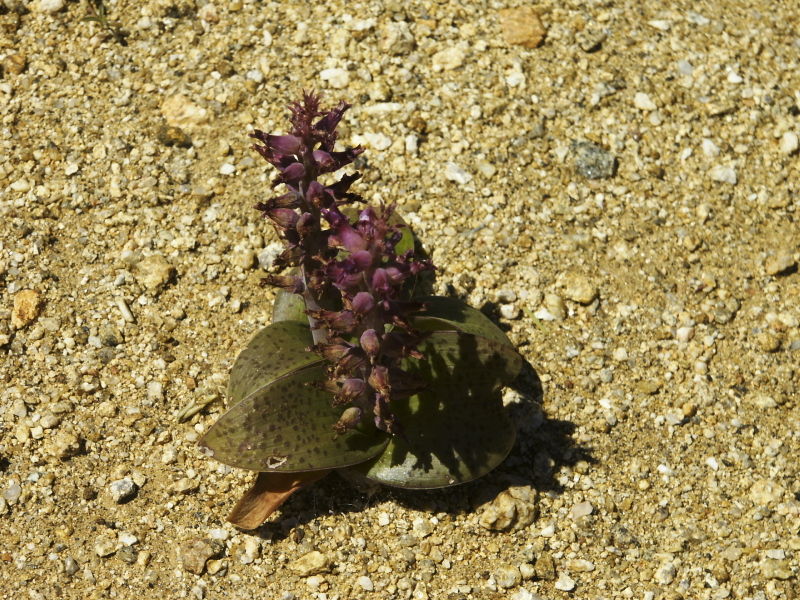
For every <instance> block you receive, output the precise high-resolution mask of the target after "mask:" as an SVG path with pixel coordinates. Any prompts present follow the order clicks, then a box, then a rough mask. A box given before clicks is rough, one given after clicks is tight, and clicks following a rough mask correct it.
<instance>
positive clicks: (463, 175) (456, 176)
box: [444, 162, 472, 185]
mask: <svg viewBox="0 0 800 600" xmlns="http://www.w3.org/2000/svg"><path fill="white" fill-rule="evenodd" d="M444 176H445V178H447V180H448V181H452V182H454V183H457V184H459V185H466V184H468V183H469V182H470V181H472V175H470V174H469V173H467V172H466V171H465V170H464V169H462V168H461V167H459V166H458V165H457V164H456V163H454V162H447V163H445V165H444Z"/></svg>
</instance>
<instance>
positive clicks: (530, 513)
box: [478, 486, 538, 531]
mask: <svg viewBox="0 0 800 600" xmlns="http://www.w3.org/2000/svg"><path fill="white" fill-rule="evenodd" d="M537 500H538V499H537V496H536V491H535V490H534V489H533V488H531V487H530V486H514V487H510V488H508V489H507V490H504V491H502V492H500V493H499V494H498V495H497V496H496V497H495V498H494V500H492V501H490V502H488V503H487V504H484V505H483V512H482V513H481V516H480V518H479V520H478V523H479V524H480V525H481V527H483V528H485V529H488V530H489V531H519V530H521V529H524V528H526V527H527V526H528V525H530V524H531V523H533V520H534V518H535V517H536V509H537Z"/></svg>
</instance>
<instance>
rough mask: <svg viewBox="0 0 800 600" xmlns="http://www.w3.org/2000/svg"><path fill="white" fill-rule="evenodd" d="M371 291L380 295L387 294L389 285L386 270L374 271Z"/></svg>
mask: <svg viewBox="0 0 800 600" xmlns="http://www.w3.org/2000/svg"><path fill="white" fill-rule="evenodd" d="M372 289H373V290H375V291H376V292H380V293H381V295H383V294H386V293H387V292H389V290H390V289H391V284H390V283H389V276H388V275H387V273H386V269H375V272H374V273H373V274H372Z"/></svg>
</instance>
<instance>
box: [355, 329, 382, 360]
mask: <svg viewBox="0 0 800 600" xmlns="http://www.w3.org/2000/svg"><path fill="white" fill-rule="evenodd" d="M359 344H361V348H362V349H363V350H364V352H366V353H367V356H369V357H370V358H375V357H376V356H378V353H379V352H380V351H381V339H380V338H379V337H378V334H377V332H376V331H375V330H374V329H367V330H365V331H364V333H362V334H361V339H360V340H359Z"/></svg>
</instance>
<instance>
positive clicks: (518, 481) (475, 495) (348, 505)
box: [252, 362, 595, 541]
mask: <svg viewBox="0 0 800 600" xmlns="http://www.w3.org/2000/svg"><path fill="white" fill-rule="evenodd" d="M508 389H509V391H508V392H507V394H508V396H511V397H513V399H514V401H513V402H512V403H510V404H509V405H508V406H507V407H506V409H505V410H507V411H508V413H509V416H510V418H511V421H512V422H513V423H514V424H515V426H516V429H517V431H516V441H515V443H514V445H513V447H512V448H511V451H510V453H509V454H508V456H507V458H506V459H505V460H504V461H503V462H502V463H501V464H500V465H499V466H498V467H497V468H495V469H494V470H493V471H491V472H490V473H488V474H486V475H484V476H483V477H480V478H478V479H475V480H473V481H469V482H467V483H463V484H461V485H457V486H451V487H445V488H437V489H420V490H412V489H403V488H397V487H389V486H383V485H379V484H375V483H372V482H370V481H367V480H364V479H361V478H354V477H353V476H352V475H348V474H347V473H346V472H342V473H339V472H337V473H336V474H334V475H332V476H328V477H326V478H324V479H323V480H321V481H319V482H318V483H316V484H315V485H314V486H312V487H310V488H308V489H304V490H302V491H300V492H299V493H297V494H295V495H294V496H292V497H291V498H290V499H289V501H287V503H286V504H285V505H284V506H283V507H282V508H281V509H280V511H279V512H278V513H277V515H276V518H273V519H272V520H271V521H269V522H267V523H265V524H264V525H262V526H261V527H260V528H259V529H257V530H255V531H253V532H252V533H253V534H254V535H257V536H259V537H262V538H264V539H271V540H274V541H276V540H281V539H285V538H287V537H289V536H296V535H298V533H297V531H298V528H299V529H300V530H302V527H303V526H304V525H306V524H308V523H310V522H312V521H314V520H315V519H317V518H319V517H321V516H323V515H326V514H337V515H345V514H349V513H359V512H361V511H363V510H365V509H368V508H370V507H372V506H375V505H377V504H381V503H383V502H389V501H394V502H396V503H398V504H400V505H402V506H404V507H406V508H408V509H411V510H415V511H421V512H431V513H446V514H451V515H457V514H465V513H469V512H472V511H474V510H475V509H476V508H477V507H478V506H480V505H481V504H483V503H485V502H488V501H490V500H492V498H494V497H495V496H496V495H497V494H499V493H500V492H502V491H503V490H506V489H508V488H509V487H511V486H519V485H528V486H531V487H533V488H534V489H536V490H538V491H539V492H540V493H541V492H545V493H550V494H555V495H558V494H560V493H562V492H563V490H564V487H563V486H562V485H561V484H560V483H559V481H558V473H559V471H560V470H561V469H562V468H563V467H572V466H574V465H575V464H576V463H577V462H579V461H586V462H589V463H590V464H591V463H594V462H595V459H594V458H593V457H592V452H591V448H589V447H586V446H581V445H579V444H578V443H576V441H575V440H574V438H573V435H574V433H575V429H576V426H575V425H574V424H573V423H571V422H569V421H563V420H558V419H550V418H548V417H547V416H546V415H545V413H544V411H543V409H542V405H543V387H542V382H541V380H540V378H539V376H538V374H537V373H536V370H535V369H534V368H533V367H532V366H531V365H530V364H529V363H528V362H524V363H523V368H522V371H521V373H520V375H519V376H518V377H517V378H516V380H514V381H513V382H512V383H511V384H510V385H509V386H508ZM437 451H438V452H440V453H441V452H442V449H441V448H439V449H438V450H437V449H434V450H433V452H437ZM444 456H447V454H446V453H445V454H444ZM299 535H302V533H300V534H299Z"/></svg>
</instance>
